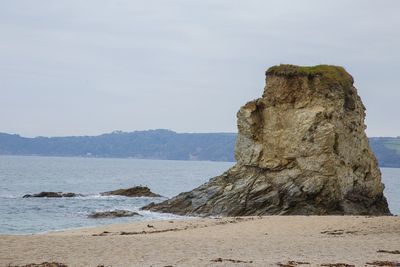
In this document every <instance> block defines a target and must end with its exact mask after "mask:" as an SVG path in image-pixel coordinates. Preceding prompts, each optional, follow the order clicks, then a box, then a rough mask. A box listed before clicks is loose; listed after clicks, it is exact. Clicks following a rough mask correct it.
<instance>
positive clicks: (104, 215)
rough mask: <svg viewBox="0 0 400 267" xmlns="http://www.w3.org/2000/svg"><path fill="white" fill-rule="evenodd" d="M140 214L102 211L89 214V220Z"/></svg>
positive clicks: (122, 211) (127, 211)
mask: <svg viewBox="0 0 400 267" xmlns="http://www.w3.org/2000/svg"><path fill="white" fill-rule="evenodd" d="M138 215H139V213H137V212H134V211H129V210H111V211H100V212H93V213H92V214H89V216H88V217H89V218H92V219H104V218H119V217H132V216H138Z"/></svg>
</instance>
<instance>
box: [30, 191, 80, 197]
mask: <svg viewBox="0 0 400 267" xmlns="http://www.w3.org/2000/svg"><path fill="white" fill-rule="evenodd" d="M81 196H83V195H81V194H75V193H62V192H40V193H38V194H33V195H30V194H27V195H24V196H23V198H30V197H49V198H60V197H81Z"/></svg>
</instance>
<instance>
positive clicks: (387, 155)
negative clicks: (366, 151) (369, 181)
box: [369, 136, 400, 168]
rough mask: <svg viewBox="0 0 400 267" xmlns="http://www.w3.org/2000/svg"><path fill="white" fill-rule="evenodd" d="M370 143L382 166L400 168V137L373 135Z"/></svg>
mask: <svg viewBox="0 0 400 267" xmlns="http://www.w3.org/2000/svg"><path fill="white" fill-rule="evenodd" d="M369 144H370V145H371V148H372V150H373V151H374V153H375V155H376V157H377V158H378V161H379V165H380V166H381V167H393V168H400V137H399V136H398V137H371V138H370V139H369Z"/></svg>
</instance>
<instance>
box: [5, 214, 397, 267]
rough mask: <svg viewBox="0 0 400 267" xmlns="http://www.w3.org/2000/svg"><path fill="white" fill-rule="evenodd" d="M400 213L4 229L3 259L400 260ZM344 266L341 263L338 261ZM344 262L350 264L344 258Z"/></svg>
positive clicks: (90, 262) (156, 262) (143, 262)
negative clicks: (31, 231)
mask: <svg viewBox="0 0 400 267" xmlns="http://www.w3.org/2000/svg"><path fill="white" fill-rule="evenodd" d="M379 250H387V251H389V252H390V251H392V252H393V253H396V250H400V218H399V217H363V216H320V217H317V216H267V217H247V218H223V219H193V220H187V221H153V222H139V223H131V224H115V225H109V226H103V227H97V228H86V229H78V230H70V231H63V232H55V233H47V234H36V235H20V236H10V235H2V236H0V266H7V265H9V266H14V265H20V266H21V265H24V264H28V263H41V262H45V261H47V262H53V261H54V262H60V263H64V264H66V265H68V266H98V265H104V266H113V267H115V266H278V263H282V264H283V263H288V262H290V261H297V262H306V263H309V264H295V263H293V264H292V265H287V266H321V264H333V263H346V264H349V265H350V264H352V265H355V266H374V265H367V263H371V262H374V261H400V254H391V253H388V252H378V251H379ZM338 266H339V265H338ZM342 266H345V265H342Z"/></svg>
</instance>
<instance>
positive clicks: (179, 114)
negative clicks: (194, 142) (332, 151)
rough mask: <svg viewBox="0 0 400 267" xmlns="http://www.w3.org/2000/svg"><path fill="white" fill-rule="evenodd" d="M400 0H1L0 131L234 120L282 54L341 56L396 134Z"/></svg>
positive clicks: (208, 124)
mask: <svg viewBox="0 0 400 267" xmlns="http://www.w3.org/2000/svg"><path fill="white" fill-rule="evenodd" d="M399 7H400V3H399V2H398V1H379V2H374V1H362V0H359V1H351V2H350V1H345V0H340V1H317V0H315V1H311V0H308V1H301V2H297V1H296V2H293V1H228V0H220V1H211V0H205V1H198V2H193V1H192V2H189V1H178V0H171V1H154V0H150V1H146V2H143V1H128V0H119V1H117V0H115V1H105V0H96V1H95V0H87V1H78V0H69V1H50V0H42V1H3V2H1V3H0V34H1V36H2V42H0V93H1V95H2V98H0V105H1V107H2V112H0V121H1V125H2V128H1V129H0V131H4V132H16V133H21V134H24V135H28V136H35V135H75V134H76V135H78V134H97V133H102V132H108V131H112V130H115V129H121V130H126V131H131V130H136V129H148V128H169V129H174V130H177V131H181V132H215V131H218V132H219V131H236V118H235V114H236V111H237V110H238V109H239V107H240V106H241V105H242V104H244V103H245V102H246V101H248V100H251V99H254V98H256V97H259V96H260V95H261V93H262V89H263V86H264V76H263V75H264V70H265V69H266V68H267V67H269V66H271V65H275V64H279V63H292V64H301V65H315V64H320V63H327V64H336V65H343V66H345V67H346V68H347V69H348V70H349V71H350V72H351V73H352V74H353V76H354V77H355V80H356V85H357V87H358V89H359V94H360V95H361V96H362V99H363V101H364V103H365V105H366V107H367V109H368V110H367V123H368V134H369V135H370V136H376V135H399V132H400V126H397V125H396V124H395V123H394V122H395V121H396V120H397V112H396V104H397V102H398V101H399V99H400V92H399V91H398V90H397V81H398V78H397V76H398V73H399V71H400V64H399V62H400V55H399V53H398V51H397V50H398V47H400V37H399V36H400V35H399V33H398V30H397V29H400V17H399V16H398V14H397V10H398V8H399Z"/></svg>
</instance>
